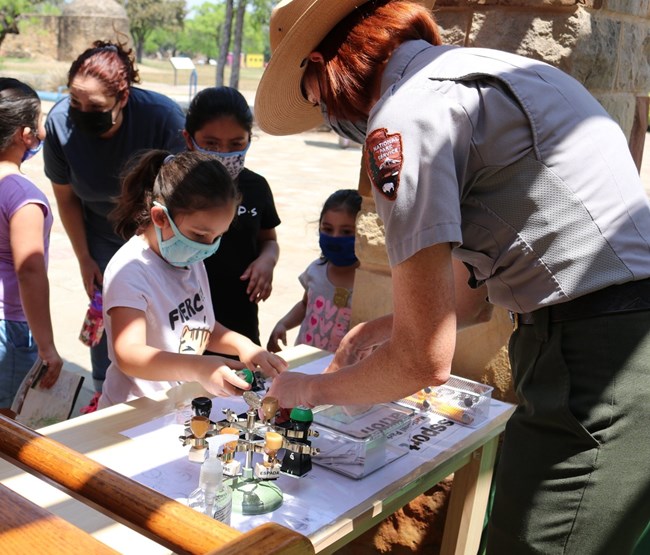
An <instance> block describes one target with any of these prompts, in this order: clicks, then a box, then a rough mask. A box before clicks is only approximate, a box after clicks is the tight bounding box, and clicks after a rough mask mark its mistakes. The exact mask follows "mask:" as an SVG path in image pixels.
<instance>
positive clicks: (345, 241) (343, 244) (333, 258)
mask: <svg viewBox="0 0 650 555" xmlns="http://www.w3.org/2000/svg"><path fill="white" fill-rule="evenodd" d="M318 244H319V245H320V250H321V251H322V252H323V256H324V257H325V258H327V260H328V261H330V262H331V263H332V264H334V266H352V264H356V262H357V260H358V259H357V257H356V256H355V255H354V235H346V236H344V237H333V236H332V235H326V234H325V233H322V232H321V233H320V235H319V237H318Z"/></svg>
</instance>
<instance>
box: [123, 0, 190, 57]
mask: <svg viewBox="0 0 650 555" xmlns="http://www.w3.org/2000/svg"><path fill="white" fill-rule="evenodd" d="M122 4H123V5H124V7H125V8H126V14H127V16H128V18H129V28H130V30H131V35H132V36H133V41H134V42H135V51H136V58H137V60H138V62H141V61H142V53H143V50H144V44H145V41H146V40H147V37H149V35H150V34H151V33H152V32H153V31H154V29H163V30H170V31H172V30H176V29H179V28H182V27H183V22H184V20H185V0H122Z"/></svg>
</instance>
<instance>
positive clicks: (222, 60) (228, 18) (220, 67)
mask: <svg viewBox="0 0 650 555" xmlns="http://www.w3.org/2000/svg"><path fill="white" fill-rule="evenodd" d="M233 1H234V0H226V14H225V16H224V19H223V28H222V30H221V40H220V41H219V55H218V57H217V80H216V81H217V87H222V86H223V84H224V72H225V69H226V62H227V61H228V50H229V47H230V35H231V33H232V12H233Z"/></svg>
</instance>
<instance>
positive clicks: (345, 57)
mask: <svg viewBox="0 0 650 555" xmlns="http://www.w3.org/2000/svg"><path fill="white" fill-rule="evenodd" d="M418 39H421V40H425V41H427V42H430V43H431V44H435V45H438V44H441V43H442V40H441V38H440V31H439V30H438V25H437V24H436V22H435V19H434V17H433V14H432V13H431V12H430V11H429V10H428V9H427V8H425V7H424V6H422V5H421V4H418V3H416V2H411V1H408V0H377V1H372V0H371V1H369V2H366V3H365V4H363V5H361V6H360V7H359V8H357V9H356V10H354V11H353V12H352V13H350V15H348V16H347V17H345V18H344V19H343V20H341V21H340V22H339V23H338V24H337V25H336V27H334V28H333V29H332V30H331V31H330V32H329V33H328V35H327V36H326V37H325V38H324V39H323V41H322V42H321V43H320V44H319V45H318V47H317V48H316V51H317V52H320V53H321V54H322V55H323V58H324V62H325V63H324V65H323V64H321V63H318V62H312V61H309V62H308V64H307V68H306V70H305V76H307V77H311V78H312V79H313V80H315V81H316V82H318V85H319V88H320V96H321V101H322V102H324V103H325V105H326V106H327V111H328V113H330V114H332V115H333V116H335V117H337V118H339V119H347V120H349V121H358V120H360V119H366V118H367V117H368V111H369V109H370V105H369V104H370V100H371V99H370V95H371V94H372V91H373V90H374V89H375V80H376V79H377V69H378V68H379V67H380V66H381V64H383V63H384V62H386V61H387V60H388V58H390V55H391V54H392V53H393V51H394V50H395V48H397V47H398V46H399V45H400V44H402V43H403V42H406V41H409V40H418ZM304 79H305V77H303V82H304Z"/></svg>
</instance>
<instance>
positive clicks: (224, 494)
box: [188, 434, 239, 524]
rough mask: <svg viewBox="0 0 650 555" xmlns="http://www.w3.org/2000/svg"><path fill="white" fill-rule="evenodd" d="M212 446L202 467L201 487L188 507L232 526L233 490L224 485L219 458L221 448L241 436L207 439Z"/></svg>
mask: <svg viewBox="0 0 650 555" xmlns="http://www.w3.org/2000/svg"><path fill="white" fill-rule="evenodd" d="M206 439H207V441H208V444H209V446H210V448H209V451H208V458H207V459H206V460H205V461H204V462H203V465H202V466H201V474H200V477H199V487H198V488H197V489H195V490H194V491H193V492H192V493H190V495H189V497H188V505H189V506H190V507H192V508H193V509H194V510H196V511H199V512H201V513H204V514H206V515H208V516H211V517H213V518H215V519H216V520H219V521H221V522H223V523H225V524H230V513H231V511H232V490H231V489H230V488H229V487H228V486H227V485H226V484H224V483H223V467H222V465H221V461H220V460H219V458H218V457H217V454H218V453H219V447H220V446H222V445H224V444H226V443H229V442H232V441H237V440H238V439H239V436H236V435H232V434H221V435H216V436H212V437H209V438H206Z"/></svg>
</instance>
